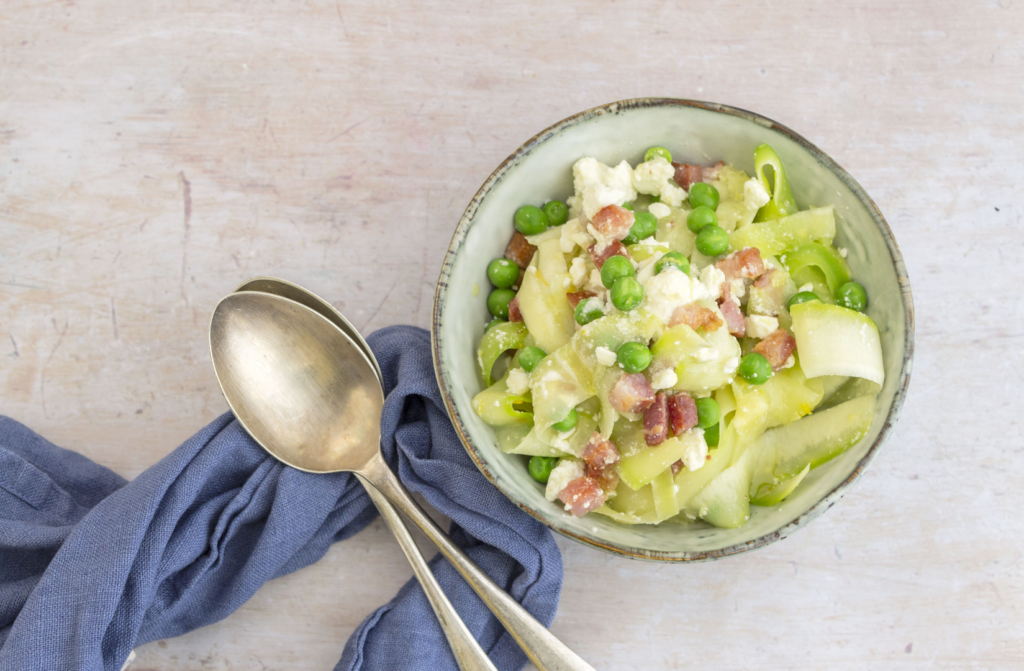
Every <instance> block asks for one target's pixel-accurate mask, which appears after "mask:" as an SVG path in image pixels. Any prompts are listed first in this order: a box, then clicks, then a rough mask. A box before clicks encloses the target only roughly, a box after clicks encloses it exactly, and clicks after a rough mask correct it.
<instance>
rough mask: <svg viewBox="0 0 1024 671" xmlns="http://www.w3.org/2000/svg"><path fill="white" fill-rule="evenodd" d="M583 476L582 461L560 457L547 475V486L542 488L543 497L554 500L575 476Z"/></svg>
mask: <svg viewBox="0 0 1024 671" xmlns="http://www.w3.org/2000/svg"><path fill="white" fill-rule="evenodd" d="M582 477H583V463H582V462H580V461H575V460H573V459H562V460H561V461H560V462H558V465H557V466H555V467H554V468H553V469H552V470H551V475H550V476H548V486H547V487H546V488H545V489H544V498H546V499H547V500H548V501H554V500H555V499H557V498H558V495H559V494H561V493H562V490H563V489H565V488H566V487H567V486H568V485H569V483H570V482H572V481H573V480H575V479H576V478H582Z"/></svg>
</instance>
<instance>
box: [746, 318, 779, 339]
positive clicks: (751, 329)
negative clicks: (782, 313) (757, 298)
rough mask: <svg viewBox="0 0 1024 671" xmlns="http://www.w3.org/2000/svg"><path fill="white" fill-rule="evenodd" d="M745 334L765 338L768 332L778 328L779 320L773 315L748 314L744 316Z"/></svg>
mask: <svg viewBox="0 0 1024 671" xmlns="http://www.w3.org/2000/svg"><path fill="white" fill-rule="evenodd" d="M746 322H747V335H748V336H750V337H752V338H767V337H768V334H770V333H772V332H773V331H775V330H776V329H777V328H779V320H778V319H776V318H775V317H764V316H761V315H750V316H749V317H747V318H746Z"/></svg>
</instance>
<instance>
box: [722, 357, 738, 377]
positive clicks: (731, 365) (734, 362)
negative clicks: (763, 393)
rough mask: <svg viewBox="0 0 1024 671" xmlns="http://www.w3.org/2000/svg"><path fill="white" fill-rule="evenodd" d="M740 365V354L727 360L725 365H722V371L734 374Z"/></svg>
mask: <svg viewBox="0 0 1024 671" xmlns="http://www.w3.org/2000/svg"><path fill="white" fill-rule="evenodd" d="M739 367H740V358H739V357H738V356H734V357H730V358H728V359H726V360H725V365H724V366H722V372H723V373H725V374H726V375H732V374H733V373H735V372H736V369H737V368H739Z"/></svg>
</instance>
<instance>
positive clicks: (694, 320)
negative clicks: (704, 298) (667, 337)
mask: <svg viewBox="0 0 1024 671" xmlns="http://www.w3.org/2000/svg"><path fill="white" fill-rule="evenodd" d="M679 324H686V325H687V326H689V327H690V328H692V329H693V330H694V331H696V330H697V329H699V328H703V329H706V330H708V331H717V330H718V329H719V328H720V327H721V326H722V320H721V319H719V318H718V315H716V314H715V311H714V310H711V309H709V308H705V307H702V306H700V305H682V306H680V307H678V308H676V309H675V312H673V313H672V317H671V318H669V320H668V325H669V326H678V325H679Z"/></svg>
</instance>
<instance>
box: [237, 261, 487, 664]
mask: <svg viewBox="0 0 1024 671" xmlns="http://www.w3.org/2000/svg"><path fill="white" fill-rule="evenodd" d="M239 291H259V292H263V293H266V294H273V295H277V296H282V297H284V298H289V299H291V300H293V301H295V302H297V303H300V304H302V305H305V306H306V307H308V308H310V309H311V310H314V311H316V312H317V313H319V314H320V315H321V316H323V317H324V318H325V319H328V320H330V321H331V322H332V323H333V324H334V325H335V326H337V327H338V328H339V329H341V331H342V332H343V333H344V334H345V335H346V336H348V337H349V339H351V340H352V342H353V344H354V345H355V346H357V347H358V348H359V349H360V350H361V351H362V352H363V354H364V356H365V358H366V363H367V364H368V365H370V366H371V367H372V368H373V372H374V374H375V375H376V377H377V382H378V384H380V385H381V387H382V388H383V384H384V378H383V375H382V374H381V372H380V366H379V365H378V363H377V357H375V356H374V355H373V352H372V351H371V350H370V346H369V344H367V342H366V340H364V339H363V337H362V335H360V333H359V331H358V330H357V329H356V328H355V327H354V326H352V324H350V323H349V321H348V320H347V319H345V317H344V316H343V315H342V314H341V313H340V312H338V311H337V310H335V309H334V307H333V306H332V305H331V304H330V303H328V302H327V301H325V300H323V299H322V298H320V297H319V296H317V295H316V294H314V293H312V292H310V291H307V290H306V289H303V288H302V287H299V286H297V285H294V284H292V283H291V282H286V281H284V280H279V279H276V278H273V277H255V278H253V279H251V280H248V281H247V282H245V283H244V284H242V285H241V286H240V287H238V288H237V289H235V292H239ZM243 426H244V424H243ZM268 451H269V450H268ZM271 454H273V452H271ZM355 475H356V477H357V478H358V479H359V482H361V483H362V485H363V487H364V488H365V489H366V493H367V494H369V495H370V500H371V501H373V504H374V505H375V506H377V510H379V511H380V516H381V519H383V520H384V522H385V524H387V525H388V528H389V529H391V532H392V533H393V534H394V535H395V538H396V539H397V540H398V545H399V547H401V548H402V552H404V553H405V557H406V559H408V560H409V564H411V565H412V569H413V573H414V574H415V575H416V579H417V580H419V582H420V585H421V586H422V587H423V591H424V592H425V593H426V595H427V601H428V602H429V603H430V607H431V608H432V609H433V610H434V614H435V615H437V619H438V622H439V623H440V624H441V630H442V631H444V635H445V638H447V639H448V645H449V646H451V649H452V653H453V654H454V655H455V659H456V661H457V662H458V664H459V668H460V669H462V670H463V671H492V670H493V671H497V668H496V667H495V666H494V664H493V663H492V662H491V660H490V658H489V657H488V656H487V653H486V652H484V649H483V648H481V647H480V644H479V643H478V642H477V640H476V638H475V637H474V636H473V634H472V633H471V632H470V631H469V628H468V627H466V623H465V622H463V620H462V618H461V617H459V614H458V612H457V611H456V610H455V607H454V606H453V605H452V602H451V601H449V600H448V597H447V596H446V595H445V593H444V591H443V590H442V589H441V585H440V583H438V582H437V578H435V577H434V573H433V572H432V571H431V570H430V566H429V565H428V564H427V561H426V559H424V557H423V554H422V553H421V552H420V549H419V547H417V545H416V542H415V541H414V540H413V537H412V534H410V533H409V528H408V527H407V526H405V522H404V521H403V520H402V518H401V516H400V515H399V514H398V511H397V510H395V507H394V506H393V505H391V502H390V501H388V500H387V499H386V498H385V497H384V495H383V494H381V493H380V492H379V491H377V488H376V487H374V486H373V485H372V484H370V483H369V482H368V481H367V480H366V478H364V477H363V476H361V475H359V474H358V473H356V474H355Z"/></svg>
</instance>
